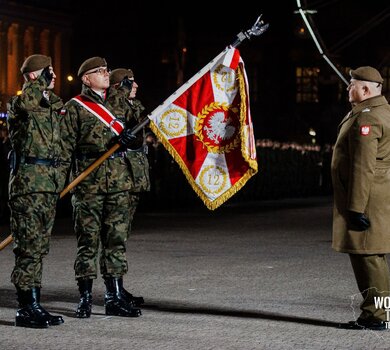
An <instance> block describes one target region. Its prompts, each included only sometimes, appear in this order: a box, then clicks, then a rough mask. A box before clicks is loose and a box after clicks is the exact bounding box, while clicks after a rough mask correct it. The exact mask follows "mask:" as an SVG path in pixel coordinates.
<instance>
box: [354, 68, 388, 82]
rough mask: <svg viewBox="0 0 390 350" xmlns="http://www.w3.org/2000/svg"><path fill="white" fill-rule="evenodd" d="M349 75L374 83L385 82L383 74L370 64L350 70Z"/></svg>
mask: <svg viewBox="0 0 390 350" xmlns="http://www.w3.org/2000/svg"><path fill="white" fill-rule="evenodd" d="M349 75H350V76H351V78H353V79H356V80H363V81H371V82H373V83H379V84H382V83H383V78H382V77H381V74H380V73H379V72H378V71H377V70H376V69H375V68H372V67H370V66H364V67H359V68H356V69H355V70H350V71H349Z"/></svg>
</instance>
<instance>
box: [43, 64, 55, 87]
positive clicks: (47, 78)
mask: <svg viewBox="0 0 390 350" xmlns="http://www.w3.org/2000/svg"><path fill="white" fill-rule="evenodd" d="M41 76H42V77H43V78H44V79H45V81H46V84H47V86H49V85H50V83H51V81H52V80H53V73H52V72H50V66H47V67H46V68H44V69H43V71H42V73H41Z"/></svg>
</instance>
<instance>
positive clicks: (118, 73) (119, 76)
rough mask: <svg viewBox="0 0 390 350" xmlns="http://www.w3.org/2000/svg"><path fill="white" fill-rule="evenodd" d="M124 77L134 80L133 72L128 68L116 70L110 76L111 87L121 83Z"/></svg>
mask: <svg viewBox="0 0 390 350" xmlns="http://www.w3.org/2000/svg"><path fill="white" fill-rule="evenodd" d="M124 77H128V78H134V74H133V71H132V70H131V69H126V68H117V69H114V70H113V71H112V72H111V74H110V85H114V84H118V83H120V82H121V81H122V80H123V78H124Z"/></svg>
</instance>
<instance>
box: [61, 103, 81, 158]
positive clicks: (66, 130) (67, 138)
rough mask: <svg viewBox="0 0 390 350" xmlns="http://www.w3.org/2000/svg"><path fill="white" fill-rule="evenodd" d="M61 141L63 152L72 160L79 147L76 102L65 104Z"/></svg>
mask: <svg viewBox="0 0 390 350" xmlns="http://www.w3.org/2000/svg"><path fill="white" fill-rule="evenodd" d="M61 116H62V119H61V139H62V142H63V150H64V152H65V153H66V157H67V158H71V157H72V154H73V152H74V151H75V149H76V147H77V141H78V129H79V128H78V125H79V122H78V120H79V111H78V108H77V106H76V105H75V104H74V102H72V101H69V102H67V103H66V104H65V106H64V109H63V110H62V112H61Z"/></svg>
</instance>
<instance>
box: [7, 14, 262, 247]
mask: <svg viewBox="0 0 390 350" xmlns="http://www.w3.org/2000/svg"><path fill="white" fill-rule="evenodd" d="M261 17H262V15H260V16H259V17H257V19H256V22H255V23H254V24H253V26H252V27H251V28H249V29H248V30H245V31H241V32H240V33H238V34H237V38H236V40H235V41H234V42H233V43H232V44H231V45H230V46H231V47H234V48H237V47H238V46H240V45H241V43H242V42H243V41H244V40H246V39H251V38H252V37H253V36H260V35H261V34H263V33H264V32H265V31H266V30H267V29H268V27H269V24H268V23H267V24H265V23H264V21H263V20H261ZM228 49H229V46H228V47H226V48H225V49H224V50H223V51H222V52H221V53H220V54H219V55H218V56H216V57H215V58H214V59H213V60H211V61H210V62H209V63H208V64H207V65H206V66H205V67H203V68H202V69H201V70H200V71H199V72H198V73H196V74H195V75H194V76H193V77H192V78H191V79H190V80H188V81H187V82H186V83H184V84H183V85H182V86H181V87H180V88H179V89H178V90H176V91H175V92H174V93H173V94H172V95H171V96H169V97H168V98H167V99H166V100H165V101H164V102H163V103H162V104H161V105H159V106H158V107H157V108H155V109H154V110H153V111H152V112H151V113H150V114H148V115H147V116H146V117H145V118H144V119H143V120H142V121H141V122H140V123H139V124H137V125H136V126H135V127H134V128H133V129H132V130H131V134H133V135H135V134H136V133H138V132H139V131H140V130H142V129H143V128H144V127H145V126H147V125H148V124H149V123H150V119H151V118H152V117H153V116H154V115H156V114H159V113H160V111H161V110H163V109H164V108H165V107H166V106H168V105H169V104H170V103H172V101H174V100H175V99H176V96H180V95H181V94H182V93H183V92H184V91H186V90H187V89H189V88H190V87H191V86H192V85H193V84H194V83H195V82H196V81H197V80H198V79H199V78H200V77H201V76H203V75H204V74H205V73H206V72H208V71H209V70H210V68H211V67H212V66H213V65H214V63H215V62H216V61H218V60H219V58H220V57H222V56H223V55H224V54H225V53H226V51H227V50H228ZM119 147H120V144H119V143H117V144H115V145H114V146H112V147H111V148H110V149H109V150H108V151H107V152H106V153H104V154H103V155H102V156H101V157H100V158H98V159H96V160H95V161H94V162H93V163H92V164H91V165H90V166H89V167H88V168H87V169H85V170H84V171H83V172H82V173H81V174H80V175H79V176H78V177H76V178H75V179H74V180H73V181H72V182H71V183H70V184H69V185H68V186H66V187H65V188H64V189H63V191H62V192H61V193H60V196H59V198H62V197H63V196H65V194H67V193H68V192H69V191H70V190H71V189H73V188H74V187H76V186H77V185H78V184H79V183H80V182H81V181H82V180H84V179H85V178H86V177H87V176H88V175H89V174H90V173H91V172H92V171H93V170H95V169H96V168H97V167H98V166H100V165H101V164H102V163H103V162H104V161H105V160H106V159H107V158H108V157H110V156H111V155H112V154H113V153H114V152H115V151H116V150H117V149H118V148H119ZM11 242H12V235H8V236H7V238H6V239H4V240H3V241H1V242H0V250H2V249H4V248H5V247H6V246H7V245H9V244H10V243H11Z"/></svg>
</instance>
